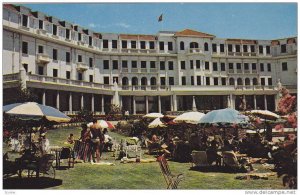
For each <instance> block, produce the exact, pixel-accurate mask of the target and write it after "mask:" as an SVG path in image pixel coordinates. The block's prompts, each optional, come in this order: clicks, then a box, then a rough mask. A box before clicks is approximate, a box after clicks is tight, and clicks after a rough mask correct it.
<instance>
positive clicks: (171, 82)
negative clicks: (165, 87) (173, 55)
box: [169, 77, 174, 85]
mask: <svg viewBox="0 0 300 195" xmlns="http://www.w3.org/2000/svg"><path fill="white" fill-rule="evenodd" d="M169 85H174V77H169Z"/></svg>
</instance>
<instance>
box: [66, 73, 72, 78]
mask: <svg viewBox="0 0 300 195" xmlns="http://www.w3.org/2000/svg"><path fill="white" fill-rule="evenodd" d="M70 78H71V72H70V71H66V79H70Z"/></svg>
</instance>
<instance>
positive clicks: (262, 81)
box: [260, 78, 266, 86]
mask: <svg viewBox="0 0 300 195" xmlns="http://www.w3.org/2000/svg"><path fill="white" fill-rule="evenodd" d="M260 84H261V85H262V86H265V85H266V82H265V78H260Z"/></svg>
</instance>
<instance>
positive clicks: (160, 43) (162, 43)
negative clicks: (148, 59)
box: [159, 41, 165, 50]
mask: <svg viewBox="0 0 300 195" xmlns="http://www.w3.org/2000/svg"><path fill="white" fill-rule="evenodd" d="M159 50H165V43H164V42H163V41H160V42H159Z"/></svg>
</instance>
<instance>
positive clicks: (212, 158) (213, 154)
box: [206, 140, 221, 165]
mask: <svg viewBox="0 0 300 195" xmlns="http://www.w3.org/2000/svg"><path fill="white" fill-rule="evenodd" d="M217 152H218V142H217V141H216V140H212V141H211V143H210V146H209V147H208V149H207V151H206V154H207V161H208V163H209V164H212V163H214V162H216V165H221V157H220V155H219V154H218V153H217Z"/></svg>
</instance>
